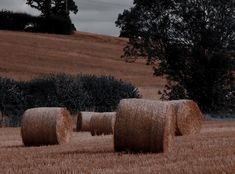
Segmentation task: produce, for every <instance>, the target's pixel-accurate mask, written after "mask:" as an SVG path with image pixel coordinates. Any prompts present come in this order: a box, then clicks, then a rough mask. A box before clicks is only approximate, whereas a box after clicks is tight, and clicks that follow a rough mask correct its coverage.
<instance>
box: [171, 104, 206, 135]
mask: <svg viewBox="0 0 235 174" xmlns="http://www.w3.org/2000/svg"><path fill="white" fill-rule="evenodd" d="M170 103H171V104H173V105H174V106H175V108H176V115H177V116H176V132H175V134H176V135H189V134H197V133H199V132H200V129H201V124H202V119H203V115H202V113H201V111H200V109H199V107H198V105H197V104H196V103H195V102H194V101H192V100H172V101H170Z"/></svg>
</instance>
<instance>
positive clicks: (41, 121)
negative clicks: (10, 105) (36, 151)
mask: <svg viewBox="0 0 235 174" xmlns="http://www.w3.org/2000/svg"><path fill="white" fill-rule="evenodd" d="M71 132H72V121H71V118H70V115H69V112H68V111H67V109H64V108H34V109H28V110H26V111H25V113H24V115H23V120H22V123H21V136H22V140H23V142H24V145H25V146H40V145H53V144H62V143H67V142H68V141H69V139H70V137H71Z"/></svg>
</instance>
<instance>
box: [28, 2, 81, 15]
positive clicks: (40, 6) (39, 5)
mask: <svg viewBox="0 0 235 174" xmlns="http://www.w3.org/2000/svg"><path fill="white" fill-rule="evenodd" d="M26 4H28V5H29V6H31V7H32V8H35V9H37V10H39V11H41V13H42V15H43V16H46V17H47V16H51V15H55V16H64V17H68V16H69V12H70V11H71V12H73V13H74V14H76V13H77V12H78V7H77V5H76V4H75V2H74V0H27V2H26Z"/></svg>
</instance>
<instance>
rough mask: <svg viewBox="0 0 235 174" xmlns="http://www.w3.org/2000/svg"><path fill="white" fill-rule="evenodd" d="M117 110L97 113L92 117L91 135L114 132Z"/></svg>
mask: <svg viewBox="0 0 235 174" xmlns="http://www.w3.org/2000/svg"><path fill="white" fill-rule="evenodd" d="M115 118H116V112H104V113H95V114H93V115H92V117H91V121H90V128H91V135H92V136H95V135H98V136H99V135H109V134H113V130H114V123H115Z"/></svg>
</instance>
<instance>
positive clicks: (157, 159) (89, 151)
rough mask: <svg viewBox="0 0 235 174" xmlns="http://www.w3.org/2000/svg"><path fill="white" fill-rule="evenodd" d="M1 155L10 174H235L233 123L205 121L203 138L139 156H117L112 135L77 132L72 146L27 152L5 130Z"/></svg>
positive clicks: (1, 166)
mask: <svg viewBox="0 0 235 174" xmlns="http://www.w3.org/2000/svg"><path fill="white" fill-rule="evenodd" d="M225 129H226V130H225ZM228 130H230V131H228ZM0 154H1V155H0V161H1V163H0V173H9V174H11V173H102V174H103V173H104V174H108V173H120V174H122V173H125V174H130V173H133V174H134V173H135V174H136V173H137V174H138V173H139V174H142V173H146V174H148V173H149V174H151V173H163V174H182V173H195V174H221V173H226V174H233V173H234V171H235V122H210V121H208V122H204V123H203V125H202V130H201V133H200V134H198V135H190V136H182V137H176V139H175V142H174V147H173V151H172V152H170V153H167V154H162V153H161V154H135V155H134V154H119V153H114V149H113V136H111V135H109V136H99V137H92V136H91V135H90V133H80V132H79V133H78V132H74V133H73V136H72V140H71V142H70V143H69V144H64V145H60V146H59V145H56V146H44V147H30V148H26V147H23V144H22V141H21V137H20V129H18V128H17V129H14V128H1V129H0Z"/></svg>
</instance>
